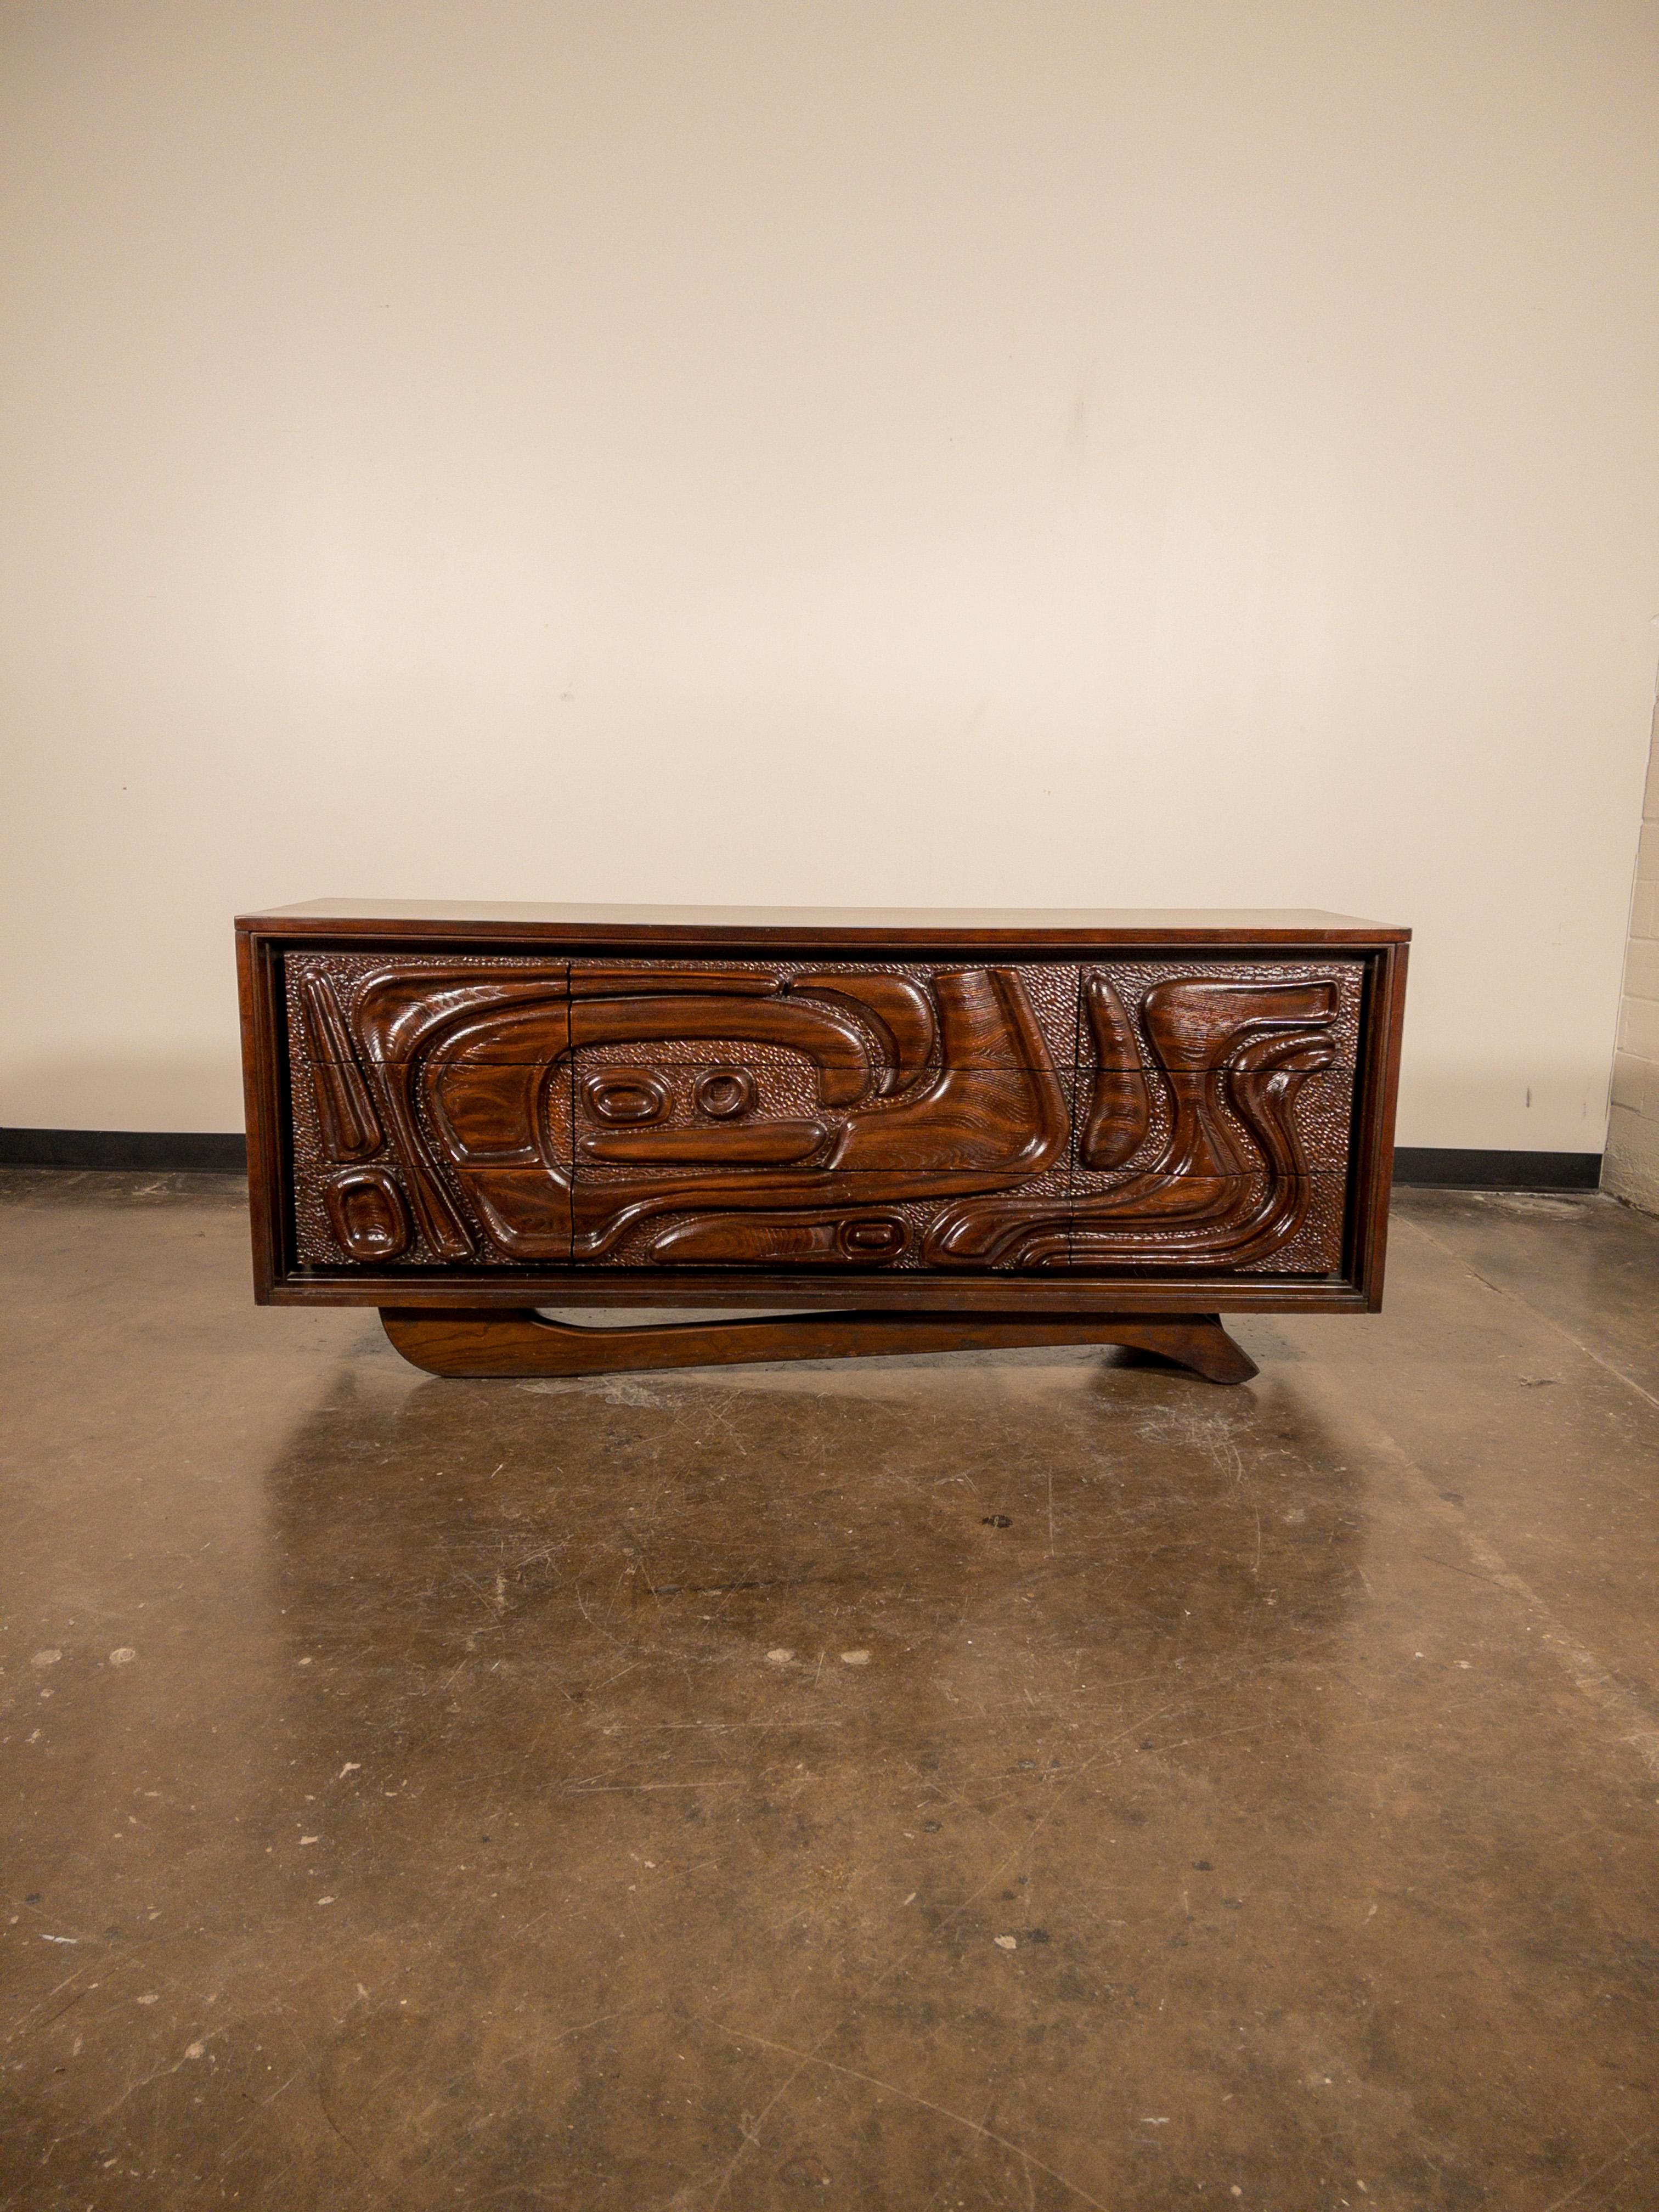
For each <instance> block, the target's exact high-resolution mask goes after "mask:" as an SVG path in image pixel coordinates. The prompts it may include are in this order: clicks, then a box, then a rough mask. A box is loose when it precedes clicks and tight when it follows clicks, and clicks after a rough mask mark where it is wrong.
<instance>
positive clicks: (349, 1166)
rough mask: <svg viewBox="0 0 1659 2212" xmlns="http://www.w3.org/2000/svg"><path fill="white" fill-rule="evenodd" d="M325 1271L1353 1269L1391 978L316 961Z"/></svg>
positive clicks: (302, 1233) (1293, 967) (296, 979)
mask: <svg viewBox="0 0 1659 2212" xmlns="http://www.w3.org/2000/svg"><path fill="white" fill-rule="evenodd" d="M285 988H286V1007H287V1017H288V1036H289V1085H290V1099H291V1114H292V1142H293V1162H292V1164H293V1176H292V1183H293V1191H294V1207H295V1239H296V1255H297V1257H298V1259H299V1260H300V1261H301V1264H302V1265H308V1266H313V1267H341V1266H346V1265H349V1264H352V1263H354V1262H356V1263H361V1264H373V1265H375V1266H377V1267H386V1266H387V1265H393V1266H398V1267H411V1268H419V1267H446V1268H452V1269H453V1268H455V1267H462V1268H465V1267H486V1268H492V1269H493V1268H512V1267H526V1268H527V1267H540V1268H547V1267H565V1266H571V1265H574V1266H577V1267H628V1268H635V1269H644V1268H649V1269H657V1268H674V1267H711V1266H712V1267H766V1268H772V1269H787V1268H795V1267H812V1268H825V1269H831V1270H834V1269H845V1270H869V1269H872V1268H883V1269H887V1268H900V1269H947V1270H951V1271H953V1272H954V1271H958V1270H962V1269H970V1270H974V1271H982V1270H986V1269H998V1270H1006V1269H1013V1270H1027V1269H1044V1270H1047V1269H1055V1268H1060V1269H1067V1270H1076V1269H1085V1270H1089V1269H1095V1270H1099V1271H1101V1272H1102V1273H1105V1274H1121V1273H1126V1272H1127V1273H1145V1272H1147V1271H1166V1272H1167V1271H1178V1272H1180V1273H1183V1274H1190V1273H1194V1272H1208V1273H1237V1272H1240V1271H1243V1272H1255V1271H1265V1272H1271V1273H1295V1274H1304V1275H1309V1274H1311V1275H1322V1274H1329V1273H1335V1272H1336V1271H1337V1270H1339V1269H1340V1266H1341V1261H1342V1237H1343V1218H1344V1211H1345V1203H1346V1165H1347V1157H1348V1151H1349V1144H1350V1127H1351V1123H1352V1113H1353V1091H1354V1079H1355V1063H1356V1057H1357V1053H1358V1036H1359V1018H1360V1009H1361V997H1362V988H1363V963H1361V962H1360V961H1359V960H1358V959H1354V958H1343V957H1333V958H1330V959H1322V960H1318V961H1297V962H1291V963H1286V962H1274V961H1271V960H1267V961H1255V960H1249V959H1225V960H1190V961H1186V962H1178V961H1162V962H1153V961H1133V960H1130V961H1119V960H1111V959H1107V960H1095V961H1089V962H1085V963H1075V962H1057V961H1050V962H1026V963H1016V962H1005V963H986V964H983V965H975V964H971V963H959V962H958V963H937V962H936V963H910V964H905V963H871V962H856V963H855V962H836V961H819V962H817V963H807V962H766V963H760V962H742V961H708V962H688V961H667V960H664V961H650V960H643V961H637V962H619V961H605V960H586V959H584V960H570V961H566V960H555V961H546V960H536V959H530V958H517V957H501V956H489V955H479V956H477V957H464V958H452V957H440V956H436V955H399V956H398V957H384V956H377V955H374V954H368V953H352V952H337V953H336V952H326V953H318V952H306V953H290V954H289V955H288V956H287V959H286V977H285Z"/></svg>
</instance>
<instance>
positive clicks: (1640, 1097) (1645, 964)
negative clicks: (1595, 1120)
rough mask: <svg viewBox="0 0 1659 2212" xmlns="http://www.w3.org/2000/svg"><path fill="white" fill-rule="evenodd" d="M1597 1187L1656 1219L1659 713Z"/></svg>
mask: <svg viewBox="0 0 1659 2212" xmlns="http://www.w3.org/2000/svg"><path fill="white" fill-rule="evenodd" d="M1601 1183H1602V1188H1604V1189H1606V1190H1610V1191H1613V1192H1614V1193H1615V1194H1617V1195H1618V1196H1619V1197H1620V1198H1624V1199H1628V1200H1629V1201H1630V1203H1631V1204H1632V1206H1641V1207H1643V1208H1644V1210H1645V1211H1646V1212H1649V1213H1659V714H1656V715H1655V716H1654V724H1653V750H1652V752H1651V754H1650V757H1649V760H1648V787H1647V793H1646V796H1645V799H1644V804H1643V807H1642V842H1641V847H1640V849H1639V853H1638V859H1637V865H1636V889H1635V892H1634V895H1633V896H1632V899H1631V907H1630V942H1629V944H1628V945H1626V949H1625V995H1624V1000H1623V1003H1622V1004H1621V1005H1620V1009H1619V1049H1618V1051H1617V1052H1616V1053H1615V1054H1613V1110H1612V1113H1611V1115H1609V1117H1608V1123H1607V1159H1606V1162H1605V1163H1604V1167H1603V1172H1602V1176H1601Z"/></svg>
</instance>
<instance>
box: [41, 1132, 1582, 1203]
mask: <svg viewBox="0 0 1659 2212" xmlns="http://www.w3.org/2000/svg"><path fill="white" fill-rule="evenodd" d="M0 1167H14V1168H126V1169H132V1170H137V1172H138V1173H140V1174H142V1175H245V1174H246V1172H247V1139H246V1138H245V1137H242V1136H239V1135H237V1134H236V1133H234V1131H229V1130H217V1129H216V1130H210V1131H206V1132H204V1133H200V1134H197V1135H192V1134H191V1133H189V1132H174V1131H172V1130H167V1129H0ZM1394 1179H1395V1182H1396V1183H1398V1184H1401V1185H1403V1186H1404V1187H1405V1188H1407V1189H1413V1190H1595V1188H1597V1187H1598V1185H1599V1184H1600V1182H1601V1154H1600V1152H1480V1151H1476V1150H1474V1149H1472V1148H1470V1147H1468V1146H1420V1145H1419V1146H1413V1145H1402V1146H1401V1147H1400V1148H1399V1149H1398V1150H1397V1151H1396V1152H1395V1156H1394Z"/></svg>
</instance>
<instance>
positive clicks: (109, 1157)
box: [0, 1129, 247, 1175]
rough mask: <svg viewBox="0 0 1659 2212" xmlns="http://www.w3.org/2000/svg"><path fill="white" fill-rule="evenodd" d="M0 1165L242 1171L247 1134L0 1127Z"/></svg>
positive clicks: (188, 1172) (165, 1171)
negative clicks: (244, 1135) (245, 1135)
mask: <svg viewBox="0 0 1659 2212" xmlns="http://www.w3.org/2000/svg"><path fill="white" fill-rule="evenodd" d="M0 1167H9V1168H130V1169H136V1170H137V1171H138V1172H139V1173H140V1174H141V1175H204V1174H205V1175H246V1173H247V1139H246V1137H243V1136H240V1135H237V1134H236V1133H234V1132H231V1131H227V1130H219V1129H214V1130H210V1131H204V1132H203V1133H201V1134H199V1135H192V1134H191V1133H188V1132H184V1133H180V1132H176V1131H174V1130H172V1129H0Z"/></svg>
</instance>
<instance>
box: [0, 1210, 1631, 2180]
mask: <svg viewBox="0 0 1659 2212" xmlns="http://www.w3.org/2000/svg"><path fill="white" fill-rule="evenodd" d="M0 1197H3V1203H0V1237H3V1267H4V1283H5V1292H6V1307H5V1315H4V1321H3V1337H0V1347H3V1349H0V1358H3V1364H4V1369H5V1410H4V1415H3V1452H4V1457H5V1463H6V1474H7V1483H8V1493H7V1495H8V1504H7V1509H6V1516H5V1523H4V1544H3V1549H0V1567H3V1575H4V1582H5V1591H4V1608H3V1610H4V1629H5V1642H6V1650H5V1660H4V1674H3V1677H0V1687H3V1692H4V1706H5V1710H4V1714H3V1718H0V1737H3V1759H4V1768H5V1773H6V1778H7V1790H6V1796H5V1809H4V1814H3V1833H4V1839H5V1855H6V1862H7V1866H6V1874H5V1893H6V1900H7V1901H6V1902H5V1904H4V1907H3V1913H0V1918H3V1923H4V1925H3V1929H0V1935H3V1939H4V1941H3V1952H0V1956H3V1959H4V1962H5V1972H4V1979H3V2003H4V2018H3V2032H4V2039H5V2040H4V2050H3V2071H0V2083H3V2110H0V2204H3V2205H4V2206H5V2207H8V2208H10V2207H20V2208H27V2212H49V2208H59V2207H62V2208H65V2212H69V2208H75V2212H79V2208H82V2207H96V2208H100V2212H102V2208H106V2207H107V2208H129V2207H131V2208H141V2209H142V2212H149V2208H152V2207H153V2208H167V2212H185V2208H191V2207H197V2206H203V2207H204V2206H218V2205H231V2204H236V2205H240V2206H244V2207H258V2208H264V2207H270V2208H283V2212H312V2208H316V2212H325V2208H326V2209H327V2212H332V2208H345V2207H351V2208H356V2207H365V2208H366V2207H370V2206H387V2207H404V2206H407V2207H410V2208H417V2207H428V2206H430V2207H439V2206H446V2207H447V2206H455V2207H467V2208H486V2207H488V2208H510V2212H529V2208H532V2207H541V2206H558V2207H570V2208H581V2212H586V2208H589V2207H603V2206H612V2205H614V2206H617V2207H622V2208H626V2212H762V2209H763V2212H780V2208H785V2209H786V2212H787V2208H788V2207H790V2206H793V2205H797V2204H799V2205H808V2204H820V2203H822V2204H825V2205H829V2206H836V2205H840V2206H848V2207H859V2208H865V2207H868V2208H889V2207H890V2208H894V2212H949V2208H971V2212H1004V2209H1005V2208H1006V2212H1071V2209H1072V2208H1079V2207H1093V2208H1095V2212H1141V2208H1157V2212H1164V2208H1166V2207H1178V2206H1198V2207H1203V2206H1206V2205H1209V2206H1212V2207H1220V2208H1229V2207H1231V2206H1233V2205H1235V2204H1237V2205H1239V2206H1241V2207H1245V2208H1250V2207H1254V2208H1261V2212H1304V2208H1313V2207H1327V2206H1344V2205H1346V2206H1349V2207H1352V2208H1356V2209H1357V2208H1359V2207H1369V2208H1372V2212H1419V2208H1426V2212H1441V2208H1448V2209H1449V2208H1456V2207H1464V2206H1481V2207H1487V2206H1490V2207H1494V2208H1503V2212H1557V2208H1566V2207H1571V2209H1572V2212H1609V2208H1613V2207H1618V2208H1620V2212H1651V2208H1653V2207H1655V2206H1659V1852H1656V1841H1659V1638H1656V1633H1655V1631H1656V1625H1659V1594H1656V1583H1655V1572H1654V1570H1655V1564H1656V1503H1659V1328H1656V1317H1659V1222H1655V1221H1651V1220H1648V1219H1644V1218H1642V1217H1640V1216H1638V1215H1636V1214H1632V1213H1630V1212H1625V1211H1623V1210H1621V1209H1620V1207H1619V1206H1615V1205H1613V1203H1612V1202H1610V1201H1608V1200H1601V1199H1595V1198H1585V1199H1561V1198H1544V1197H1524V1196H1509V1197H1501V1196H1476V1195H1468V1194H1431V1193H1425V1192H1419V1193H1408V1194H1402V1195H1401V1200H1400V1202H1399V1204H1398V1206H1397V1208H1396V1214H1395V1237H1394V1249H1393V1255H1392V1274H1391V1281H1390V1288H1389V1305H1388V1310H1387V1312H1386V1313H1385V1314H1384V1315H1383V1316H1381V1317H1379V1318H1376V1319H1371V1320H1361V1321H1355V1320H1323V1321H1321V1320H1303V1321H1286V1322H1268V1321H1264V1320H1261V1319H1255V1318H1250V1317H1245V1318H1243V1319H1242V1320H1241V1321H1240V1322H1238V1324H1237V1333H1238V1334H1239V1335H1240V1337H1241V1338H1242V1340H1243V1341H1244V1343H1245V1344H1246V1345H1247V1346H1249V1349H1250V1350H1251V1351H1252V1352H1254V1353H1255V1356H1256V1357H1257V1358H1259V1359H1260V1360H1261V1364H1262V1373H1261V1379H1260V1380H1259V1381H1258V1382H1256V1383H1253V1384H1250V1385H1249V1386H1247V1387H1245V1388H1243V1389H1236V1390H1225V1389H1215V1388H1213V1387H1212V1386H1210V1385H1207V1384H1206V1383H1201V1382H1199V1381H1197V1380H1195V1379H1194V1378H1192V1377H1190V1376H1186V1375H1184V1374H1181V1373H1179V1372H1176V1371H1174V1370H1169V1369H1166V1368H1164V1367H1161V1366H1158V1365H1151V1364H1142V1365H1139V1366H1137V1365H1133V1364H1114V1358H1113V1357H1112V1356H1111V1355H1103V1354H1100V1353H1097V1352H1073V1351H1055V1352H1010V1353H1003V1354H996V1355H971V1354H969V1355H957V1356H954V1357H951V1358H934V1359H930V1360H925V1361H915V1362H911V1361H903V1360H871V1361H864V1362H843V1363H839V1364H829V1365H816V1366H808V1367H800V1368H797V1369H793V1370H790V1369H785V1368H781V1367H769V1368H756V1369H749V1370H727V1371H726V1372H723V1373H722V1372H716V1371H707V1370H705V1371H702V1372H693V1373H683V1374H678V1375H674V1376H667V1377H662V1376H652V1377H639V1376H636V1377H631V1378H630V1377H627V1376H617V1377H611V1378H605V1379H600V1380H588V1381H584V1382H580V1383H530V1384H525V1383H441V1382H435V1381H432V1380H429V1379H427V1378H425V1377H423V1376H421V1375H419V1374H417V1373H416V1371H415V1370H413V1369H411V1368H409V1367H407V1366H405V1365H404V1364H402V1363H401V1362H400V1361H399V1360H398V1358H397V1357H396V1356H395V1354H393V1353H392V1352H391V1351H390V1349H389V1348H388V1347H387V1346H386V1343H385V1342H384V1340H383V1339H382V1337H381V1335H380V1329H379V1325H378V1322H376V1319H375V1317H374V1315H373V1314H372V1313H363V1312H354V1311H338V1310H329V1311H317V1312H295V1311H274V1310H267V1311H263V1312H262V1311H258V1310H255V1309H254V1308H253V1306H252V1304H251V1303H250V1299H249V1294H248V1288H247V1279H248V1270H247V1262H246V1231H245V1225H244V1218H243V1214H242V1210H241V1208H242V1200H241V1194H240V1186H239V1185H238V1184H236V1183H235V1182H232V1181H230V1180H228V1179H218V1178H212V1177H205V1176H203V1177H189V1176H173V1177H162V1178H157V1177H149V1178H145V1177H143V1176H92V1175H73V1174H37V1173H29V1172H23V1171H11V1172H9V1173H8V1174H6V1175H4V1176H0Z"/></svg>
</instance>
